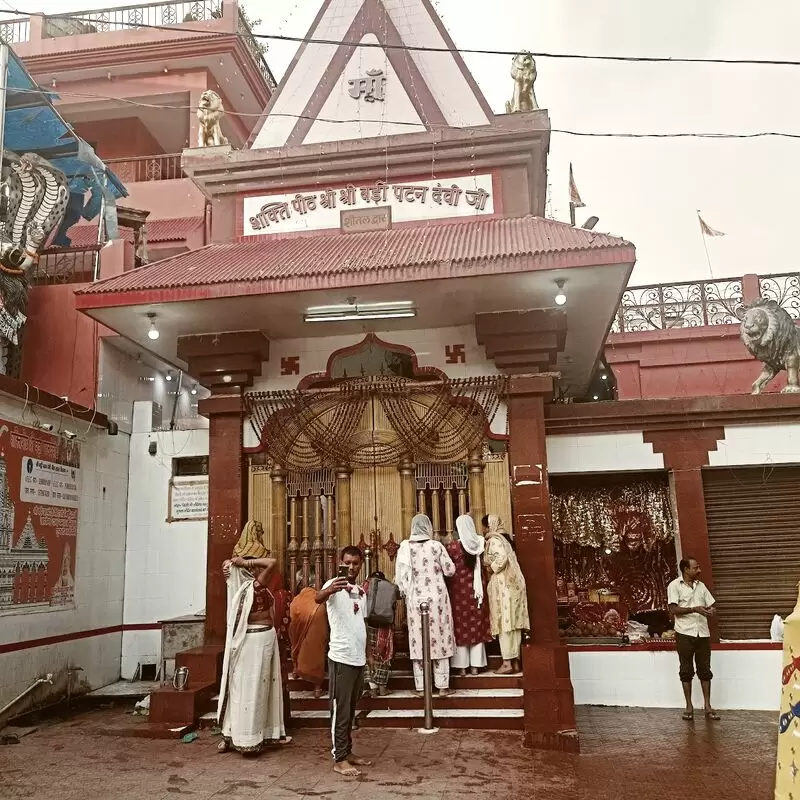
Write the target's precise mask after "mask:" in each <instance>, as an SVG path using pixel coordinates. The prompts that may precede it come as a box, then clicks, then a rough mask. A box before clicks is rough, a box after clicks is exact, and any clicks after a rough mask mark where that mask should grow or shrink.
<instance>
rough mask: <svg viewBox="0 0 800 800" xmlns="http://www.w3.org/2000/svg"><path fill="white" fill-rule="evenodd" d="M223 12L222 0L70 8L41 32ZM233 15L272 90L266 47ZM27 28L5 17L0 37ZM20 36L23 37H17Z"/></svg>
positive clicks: (104, 29)
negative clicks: (90, 8)
mask: <svg viewBox="0 0 800 800" xmlns="http://www.w3.org/2000/svg"><path fill="white" fill-rule="evenodd" d="M227 8H230V7H229V6H228V7H227ZM225 11H226V6H225V5H223V3H222V0H173V2H161V3H146V4H140V5H131V6H122V7H120V8H103V9H96V10H92V11H71V12H70V13H68V14H57V15H56V14H52V15H48V16H46V17H45V24H44V35H45V36H46V37H48V38H57V37H59V36H75V35H78V34H85V33H108V32H109V31H124V30H131V29H135V28H137V27H142V28H150V27H161V26H163V25H183V24H186V23H191V22H208V21H211V20H216V19H223V17H224V15H225ZM237 14H238V19H237V22H236V28H237V31H238V33H239V35H240V36H241V37H242V41H243V43H244V45H245V47H246V48H247V50H248V52H249V53H250V55H251V56H252V58H253V62H254V63H255V65H256V67H258V70H259V72H260V73H261V75H262V77H263V78H264V80H265V81H266V82H267V84H268V86H269V87H270V89H274V88H275V86H276V82H275V77H274V76H273V74H272V72H271V70H270V68H269V66H268V65H267V62H266V59H265V58H264V53H265V52H266V46H265V45H263V44H262V43H261V42H260V41H259V40H258V39H256V38H255V36H253V30H252V26H251V24H250V22H249V21H248V19H247V15H246V14H245V13H244V12H243V11H242V9H241V8H237ZM6 26H8V27H9V30H8V33H7V34H6V33H5V30H4V29H5V27H6ZM23 26H24V27H23ZM28 31H29V24H28V20H27V19H16V20H8V21H7V22H5V23H3V24H2V26H0V36H2V37H3V38H4V39H5V38H6V35H8V36H10V37H12V38H9V39H6V41H8V42H25V41H28ZM23 36H24V38H21V37H23Z"/></svg>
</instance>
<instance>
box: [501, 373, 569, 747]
mask: <svg viewBox="0 0 800 800" xmlns="http://www.w3.org/2000/svg"><path fill="white" fill-rule="evenodd" d="M552 388H553V387H552V379H551V378H548V377H545V376H520V377H519V378H512V379H511V385H510V388H509V401H508V402H509V408H508V414H509V447H508V453H509V469H510V472H511V504H512V509H513V515H514V521H513V528H514V533H515V535H516V540H517V556H518V558H519V561H520V566H521V567H522V571H523V573H524V575H525V582H526V584H527V589H528V609H529V613H530V619H531V640H530V641H529V642H528V643H527V644H525V645H524V647H523V653H522V662H523V670H524V677H523V688H524V692H525V743H526V744H527V745H528V746H530V747H539V748H545V749H550V750H565V751H569V752H578V750H579V747H580V744H579V740H578V733H577V730H576V727H575V701H574V697H573V692H572V682H571V681H570V675H569V656H568V653H567V648H566V647H565V646H564V645H563V644H562V643H561V640H560V638H559V635H558V608H557V605H556V569H555V555H554V551H553V528H552V522H551V518H550V492H549V486H548V479H547V451H546V445H545V428H544V403H545V399H546V398H548V397H549V396H550V395H551V394H552Z"/></svg>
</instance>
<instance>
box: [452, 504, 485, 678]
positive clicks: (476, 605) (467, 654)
mask: <svg viewBox="0 0 800 800" xmlns="http://www.w3.org/2000/svg"><path fill="white" fill-rule="evenodd" d="M456 537H457V538H456V541H454V542H451V543H450V544H449V545H447V552H448V554H449V556H450V558H451V559H452V561H453V564H455V567H456V572H455V575H453V577H452V578H448V579H447V589H448V591H449V592H450V605H451V606H452V608H453V628H454V633H455V639H456V652H455V655H454V656H453V658H452V659H451V660H450V666H451V667H453V669H458V670H460V671H461V674H462V675H463V674H464V673H465V671H466V669H467V667H469V670H470V672H471V673H472V674H473V675H477V674H478V670H479V669H482V668H483V667H485V666H486V642H490V641H491V640H492V632H491V629H490V627H489V603H488V602H487V600H486V585H485V579H484V576H483V569H482V568H481V555H482V553H483V551H484V546H485V541H484V538H483V536H481V535H480V534H479V533H478V531H477V530H475V522H474V521H473V519H472V517H471V516H470V515H469V514H462V515H461V516H460V517H459V518H458V519H457V520H456Z"/></svg>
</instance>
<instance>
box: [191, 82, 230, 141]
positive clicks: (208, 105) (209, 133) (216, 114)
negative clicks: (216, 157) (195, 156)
mask: <svg viewBox="0 0 800 800" xmlns="http://www.w3.org/2000/svg"><path fill="white" fill-rule="evenodd" d="M224 114H225V109H224V108H223V107H222V98H220V96H219V95H218V94H217V93H216V92H214V91H212V90H211V89H206V91H205V92H203V94H201V95H200V103H199V105H198V107H197V119H198V120H199V122H200V133H199V137H198V138H199V142H198V147H219V146H220V145H223V144H228V140H227V139H226V138H225V137H224V136H223V135H222V129H221V128H220V126H219V123H220V120H221V119H222V117H223V115H224Z"/></svg>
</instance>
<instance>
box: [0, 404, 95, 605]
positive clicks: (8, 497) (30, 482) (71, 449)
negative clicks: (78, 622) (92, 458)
mask: <svg viewBox="0 0 800 800" xmlns="http://www.w3.org/2000/svg"><path fill="white" fill-rule="evenodd" d="M79 504H80V445H79V444H78V442H77V441H75V440H74V439H73V440H67V439H65V438H63V437H61V436H57V435H55V434H52V433H48V432H46V431H43V430H39V429H35V428H27V427H25V426H22V425H17V424H15V423H13V422H8V421H6V420H3V419H0V614H5V613H26V612H29V611H36V610H42V609H45V608H54V609H55V608H71V607H72V606H73V605H74V601H75V561H76V554H77V544H78V508H79Z"/></svg>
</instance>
